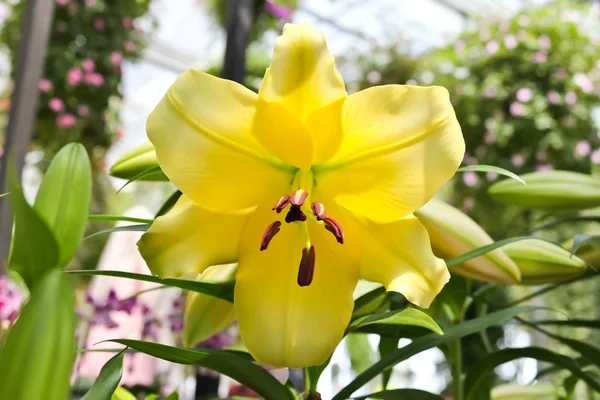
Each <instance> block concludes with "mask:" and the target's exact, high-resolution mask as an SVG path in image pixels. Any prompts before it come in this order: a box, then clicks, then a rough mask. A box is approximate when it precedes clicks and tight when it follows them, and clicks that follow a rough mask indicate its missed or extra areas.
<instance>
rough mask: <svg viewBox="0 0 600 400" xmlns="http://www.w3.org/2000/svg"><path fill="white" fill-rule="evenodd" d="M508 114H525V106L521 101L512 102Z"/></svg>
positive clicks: (518, 115) (517, 115)
mask: <svg viewBox="0 0 600 400" xmlns="http://www.w3.org/2000/svg"><path fill="white" fill-rule="evenodd" d="M509 111H510V114H511V115H512V116H514V117H520V116H523V115H525V106H524V105H523V104H521V103H517V102H514V103H512V104H511V105H510V109H509Z"/></svg>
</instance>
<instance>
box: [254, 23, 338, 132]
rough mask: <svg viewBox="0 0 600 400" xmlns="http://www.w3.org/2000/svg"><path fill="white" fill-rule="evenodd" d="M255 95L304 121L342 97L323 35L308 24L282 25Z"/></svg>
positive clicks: (332, 60) (335, 71)
mask: <svg viewBox="0 0 600 400" xmlns="http://www.w3.org/2000/svg"><path fill="white" fill-rule="evenodd" d="M258 95H259V96H260V97H261V98H263V99H265V100H266V101H268V102H277V103H281V104H283V105H284V106H285V107H286V108H287V109H288V110H290V111H291V112H292V113H293V114H295V115H296V117H297V118H298V119H299V120H300V121H302V122H305V121H306V119H307V118H308V116H309V115H310V114H311V113H312V112H313V111H315V110H317V109H319V108H321V107H323V106H325V105H327V104H329V103H332V102H334V101H336V100H337V99H339V98H342V97H345V96H346V89H345V87H344V81H343V79H342V77H341V76H340V74H339V72H338V71H337V70H336V68H335V63H334V59H333V57H332V56H331V54H330V53H329V50H328V49H327V44H326V43H325V35H324V34H323V33H322V32H319V31H317V30H316V29H315V28H314V27H313V26H312V25H311V24H308V23H306V24H298V25H294V24H286V25H285V26H284V27H283V35H281V36H280V37H278V38H277V40H276V42H275V50H274V51H273V61H272V63H271V67H270V68H268V69H267V72H266V73H265V78H264V80H263V82H262V85H261V86H260V90H259V92H258Z"/></svg>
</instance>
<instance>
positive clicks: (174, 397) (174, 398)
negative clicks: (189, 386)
mask: <svg viewBox="0 0 600 400" xmlns="http://www.w3.org/2000/svg"><path fill="white" fill-rule="evenodd" d="M165 400H179V393H178V392H177V390H176V391H174V392H172V393H171V394H169V395H168V396H167V397H166V398H165Z"/></svg>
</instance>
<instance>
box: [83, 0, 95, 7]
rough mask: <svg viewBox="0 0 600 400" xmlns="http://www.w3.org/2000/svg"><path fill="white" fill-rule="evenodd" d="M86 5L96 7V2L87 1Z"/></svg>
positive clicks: (92, 0) (93, 0)
mask: <svg viewBox="0 0 600 400" xmlns="http://www.w3.org/2000/svg"><path fill="white" fill-rule="evenodd" d="M85 4H86V5H87V6H95V5H96V0H85Z"/></svg>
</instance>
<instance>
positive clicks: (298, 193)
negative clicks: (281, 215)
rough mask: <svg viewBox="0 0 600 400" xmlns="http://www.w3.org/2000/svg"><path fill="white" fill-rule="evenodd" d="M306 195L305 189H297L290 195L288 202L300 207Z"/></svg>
mask: <svg viewBox="0 0 600 400" xmlns="http://www.w3.org/2000/svg"><path fill="white" fill-rule="evenodd" d="M307 196H308V192H307V191H306V190H302V189H298V190H295V191H294V193H292V197H291V198H290V203H292V205H294V206H298V207H300V206H301V205H302V204H304V201H305V200H306V197H307Z"/></svg>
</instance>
